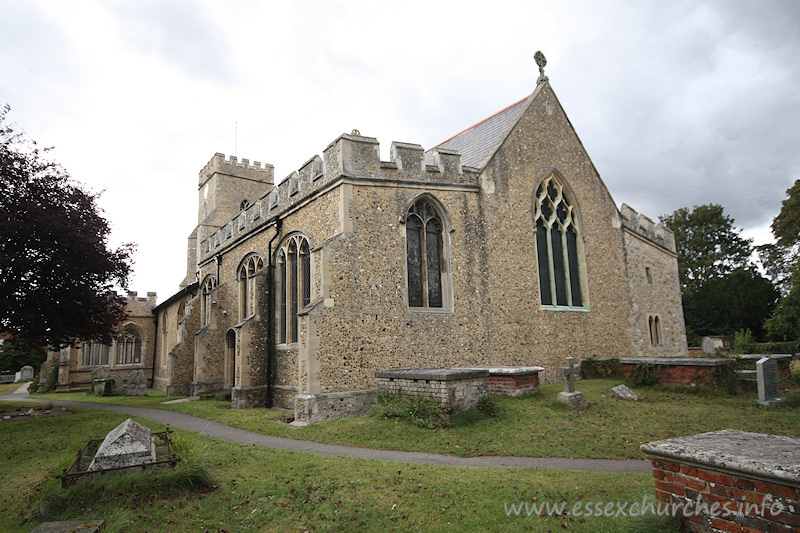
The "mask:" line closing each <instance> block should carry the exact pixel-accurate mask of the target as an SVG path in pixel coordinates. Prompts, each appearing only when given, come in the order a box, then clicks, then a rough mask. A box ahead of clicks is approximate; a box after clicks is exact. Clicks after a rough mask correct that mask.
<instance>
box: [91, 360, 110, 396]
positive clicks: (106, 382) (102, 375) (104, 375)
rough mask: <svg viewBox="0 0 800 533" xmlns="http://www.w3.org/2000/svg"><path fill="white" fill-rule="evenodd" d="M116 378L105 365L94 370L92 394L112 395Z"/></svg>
mask: <svg viewBox="0 0 800 533" xmlns="http://www.w3.org/2000/svg"><path fill="white" fill-rule="evenodd" d="M114 383H115V381H114V378H112V377H111V372H109V371H108V369H107V368H106V367H104V366H101V367H100V368H96V369H94V370H92V394H96V395H98V396H111V392H112V391H113V390H114Z"/></svg>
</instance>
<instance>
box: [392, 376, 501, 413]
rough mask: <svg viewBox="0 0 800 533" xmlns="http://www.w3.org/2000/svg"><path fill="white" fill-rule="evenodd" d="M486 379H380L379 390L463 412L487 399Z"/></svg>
mask: <svg viewBox="0 0 800 533" xmlns="http://www.w3.org/2000/svg"><path fill="white" fill-rule="evenodd" d="M486 381H487V379H486V378H485V377H476V378H466V379H454V380H436V379H403V378H383V377H378V390H379V391H387V392H389V393H392V394H401V395H406V396H425V397H427V398H430V399H432V400H436V401H437V402H439V403H441V404H442V405H445V406H446V407H447V408H448V409H452V410H463V409H469V408H471V407H474V406H475V405H477V403H478V402H479V401H481V399H483V398H485V397H486V393H487V387H486Z"/></svg>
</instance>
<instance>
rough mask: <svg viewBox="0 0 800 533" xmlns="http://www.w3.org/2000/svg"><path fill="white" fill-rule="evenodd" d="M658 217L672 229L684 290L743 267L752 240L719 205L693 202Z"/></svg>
mask: <svg viewBox="0 0 800 533" xmlns="http://www.w3.org/2000/svg"><path fill="white" fill-rule="evenodd" d="M659 218H660V220H661V222H662V223H663V224H664V225H665V226H667V227H668V228H669V229H671V230H672V231H673V233H675V243H676V246H677V250H678V274H679V277H680V282H681V287H682V288H683V289H684V290H686V289H697V288H699V287H700V286H701V285H703V284H704V283H705V282H706V281H708V280H710V279H713V278H721V277H723V276H725V275H727V274H730V273H732V272H734V271H736V270H738V269H742V268H745V267H747V265H748V263H749V259H750V256H751V254H752V253H753V243H752V240H751V239H745V238H743V237H742V236H741V234H740V231H739V230H738V229H737V228H736V227H734V225H733V222H734V221H733V219H732V218H731V217H729V216H727V215H726V214H725V213H724V209H723V207H722V206H721V205H717V204H708V205H700V206H694V208H693V209H692V210H691V211H690V210H689V209H688V208H686V207H682V208H680V209H678V210H676V211H675V212H673V213H672V214H670V215H663V216H661V217H659ZM687 323H688V321H687ZM698 331H699V330H698Z"/></svg>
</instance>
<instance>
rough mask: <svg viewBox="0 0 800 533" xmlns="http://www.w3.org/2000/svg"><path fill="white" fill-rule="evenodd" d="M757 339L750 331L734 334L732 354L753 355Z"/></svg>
mask: <svg viewBox="0 0 800 533" xmlns="http://www.w3.org/2000/svg"><path fill="white" fill-rule="evenodd" d="M755 344H756V339H755V338H754V337H753V332H752V331H750V330H749V329H740V330H739V331H737V332H736V333H734V334H733V349H732V350H731V353H735V354H742V353H753V348H754V347H755Z"/></svg>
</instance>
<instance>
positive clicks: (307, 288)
mask: <svg viewBox="0 0 800 533" xmlns="http://www.w3.org/2000/svg"><path fill="white" fill-rule="evenodd" d="M277 264H278V277H277V279H276V284H277V289H276V294H277V296H278V305H277V312H278V320H277V322H278V342H279V343H281V344H286V343H291V342H297V339H298V336H299V330H300V325H299V313H300V310H302V309H303V308H304V307H305V306H307V305H308V304H309V303H311V250H310V248H309V245H308V240H307V239H306V238H305V237H303V236H301V235H292V236H290V237H289V238H288V239H286V241H284V243H283V245H282V246H281V247H280V248H279V249H278V259H277Z"/></svg>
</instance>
